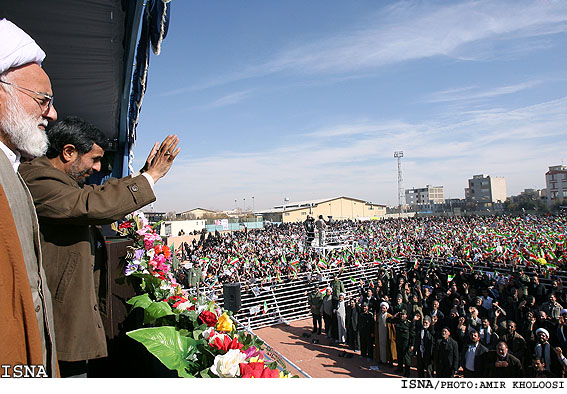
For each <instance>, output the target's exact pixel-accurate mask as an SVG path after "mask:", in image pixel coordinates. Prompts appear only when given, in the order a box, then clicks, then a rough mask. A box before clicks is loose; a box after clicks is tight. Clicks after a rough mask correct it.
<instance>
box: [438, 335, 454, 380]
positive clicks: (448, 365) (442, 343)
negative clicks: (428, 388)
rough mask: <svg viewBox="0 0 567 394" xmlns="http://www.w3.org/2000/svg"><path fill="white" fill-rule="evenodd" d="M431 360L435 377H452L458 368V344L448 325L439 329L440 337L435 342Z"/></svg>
mask: <svg viewBox="0 0 567 394" xmlns="http://www.w3.org/2000/svg"><path fill="white" fill-rule="evenodd" d="M433 361H434V364H435V377H436V378H452V377H454V376H455V372H457V370H458V369H459V345H458V344H457V341H455V340H454V339H453V338H451V332H450V331H449V328H448V327H444V328H443V329H442V330H441V338H440V339H438V340H437V342H436V343H435V347H434V349H433Z"/></svg>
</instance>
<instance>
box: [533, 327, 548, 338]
mask: <svg viewBox="0 0 567 394" xmlns="http://www.w3.org/2000/svg"><path fill="white" fill-rule="evenodd" d="M540 332H543V333H544V334H545V335H546V336H547V337H548V338H549V331H547V330H546V329H545V328H538V329H537V330H536V332H535V333H536V335H537V334H539V333H540Z"/></svg>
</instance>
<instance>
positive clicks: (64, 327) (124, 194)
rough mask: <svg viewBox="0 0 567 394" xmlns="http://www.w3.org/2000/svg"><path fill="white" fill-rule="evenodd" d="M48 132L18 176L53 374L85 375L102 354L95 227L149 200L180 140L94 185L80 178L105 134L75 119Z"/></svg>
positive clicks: (97, 162) (93, 165) (100, 151)
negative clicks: (45, 300) (49, 326)
mask: <svg viewBox="0 0 567 394" xmlns="http://www.w3.org/2000/svg"><path fill="white" fill-rule="evenodd" d="M47 135H48V138H49V148H48V150H47V153H46V156H45V157H39V158H36V159H34V160H32V161H30V162H26V163H22V164H21V165H20V168H19V172H20V175H21V176H22V178H23V179H24V181H25V182H26V185H27V186H28V188H29V190H30V192H31V195H32V197H33V200H34V204H35V207H36V211H37V215H38V218H39V229H40V233H41V253H42V255H43V257H44V259H45V271H46V277H47V285H48V286H49V289H50V291H51V296H52V299H53V305H54V318H55V335H56V340H57V357H58V359H59V370H60V372H61V376H62V377H69V376H86V374H87V370H88V363H87V361H88V360H91V359H96V358H101V357H106V356H107V349H106V335H105V331H104V327H103V325H102V319H101V315H100V313H107V310H106V303H107V301H108V300H107V299H106V294H105V293H104V291H103V290H104V288H105V287H104V286H103V287H99V284H100V283H102V284H104V283H106V281H107V279H106V277H105V272H106V268H105V267H106V266H107V262H106V249H105V246H104V245H105V241H104V237H103V236H102V233H101V232H100V230H99V229H98V227H96V226H97V225H100V224H110V223H112V222H115V221H116V220H119V219H121V218H123V217H124V216H125V215H126V214H128V213H131V212H133V211H134V210H136V209H139V208H141V207H143V206H145V205H147V204H149V203H151V202H152V201H155V196H154V193H153V185H154V184H155V182H157V181H158V180H159V179H161V178H162V177H163V176H165V174H166V173H167V172H168V171H169V169H170V168H171V165H172V164H173V160H174V159H175V157H176V156H177V154H178V153H179V148H177V149H176V147H177V143H178V141H179V140H178V138H177V137H176V136H168V137H167V138H166V139H165V140H164V141H163V142H162V144H161V146H160V145H159V143H156V144H155V145H154V147H153V148H152V151H151V152H150V155H149V156H148V159H147V160H146V164H145V166H144V168H143V169H142V171H141V172H142V173H141V174H140V175H138V174H134V175H133V176H128V177H126V178H122V179H119V180H111V181H108V182H106V183H105V185H103V186H93V185H85V181H86V180H87V178H88V177H89V176H90V175H91V174H92V173H94V172H98V171H100V170H101V160H102V157H103V156H104V151H105V149H106V147H107V141H106V137H105V135H104V134H103V133H102V132H101V131H100V130H99V129H97V128H96V127H94V126H93V125H91V124H90V123H88V122H86V121H85V120H83V119H80V118H77V117H67V118H66V119H65V120H63V121H60V122H58V123H57V124H56V125H55V126H54V127H53V128H51V129H50V130H49V131H48V132H47ZM117 202H119V203H117ZM97 291H98V292H97Z"/></svg>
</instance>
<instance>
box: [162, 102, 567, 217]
mask: <svg viewBox="0 0 567 394" xmlns="http://www.w3.org/2000/svg"><path fill="white" fill-rule="evenodd" d="M566 108H567V98H562V99H558V100H554V101H549V102H545V103H541V104H538V105H532V106H527V107H522V108H516V109H510V110H505V109H498V110H494V111H492V112H469V113H458V114H457V113H455V114H451V117H449V114H445V116H444V117H440V118H439V119H437V120H434V121H428V122H426V123H422V124H411V123H406V122H403V121H387V122H384V123H380V122H376V123H371V122H368V123H366V124H361V123H360V122H355V123H354V124H353V125H352V126H348V125H345V124H342V125H338V126H335V127H332V126H331V127H328V128H325V129H322V130H317V131H314V132H312V133H305V134H297V133H296V134H290V135H291V137H290V139H289V143H288V145H285V146H279V147H274V148H272V149H269V148H268V149H266V150H265V151H262V152H253V153H243V154H237V153H226V154H213V155H210V156H208V157H200V158H199V159H198V160H187V159H185V160H179V159H178V160H177V161H176V163H175V165H174V168H173V169H172V170H171V172H170V174H168V176H167V177H166V178H164V179H163V180H160V182H159V183H158V184H157V186H156V191H157V195H158V202H157V203H156V206H157V205H159V206H164V207H170V209H175V210H183V209H189V208H191V207H194V206H204V207H208V208H224V209H228V208H231V207H233V206H234V199H237V200H238V203H239V204H241V202H242V198H247V205H248V204H251V200H250V198H249V197H251V196H256V208H269V207H271V206H273V205H276V204H278V203H280V200H281V199H282V198H283V197H284V196H290V197H291V198H292V200H296V201H297V200H304V199H309V198H323V197H328V196H336V195H349V196H354V197H358V198H362V199H367V200H371V201H374V202H379V203H387V202H388V201H389V202H390V203H392V204H393V203H395V201H397V197H396V190H397V189H396V188H397V186H396V180H397V175H396V162H395V160H394V159H393V157H392V155H393V151H394V150H403V151H404V153H405V157H404V159H403V170H404V180H405V183H404V184H405V186H406V187H411V186H415V187H418V186H424V185H425V184H435V185H437V184H441V185H444V186H445V188H446V190H447V196H450V197H460V198H462V197H463V189H464V187H465V186H466V180H467V179H468V178H469V177H471V176H472V175H474V174H479V173H489V175H494V176H505V177H506V180H507V184H508V194H509V195H510V194H518V193H519V192H520V191H521V190H523V189H524V188H530V187H535V188H541V187H544V175H543V174H544V173H545V171H546V170H547V167H548V166H550V165H556V164H558V162H559V163H560V160H561V159H562V157H561V156H560V155H561V154H563V153H562V150H561V149H559V148H558V147H559V146H565V144H566V143H567V126H566V125H567V111H566V110H565V109H566ZM247 196H249V197H247Z"/></svg>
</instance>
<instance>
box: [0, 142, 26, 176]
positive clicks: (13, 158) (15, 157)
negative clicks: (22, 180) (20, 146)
mask: <svg viewBox="0 0 567 394" xmlns="http://www.w3.org/2000/svg"><path fill="white" fill-rule="evenodd" d="M0 149H2V151H3V152H4V153H5V154H6V157H7V158H8V160H9V161H10V164H11V165H12V167H13V168H14V172H18V167H19V166H20V159H21V158H22V155H21V154H20V152H18V151H16V152H14V151H12V150H11V149H10V148H8V147H7V146H6V145H4V143H3V142H2V141H0Z"/></svg>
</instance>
